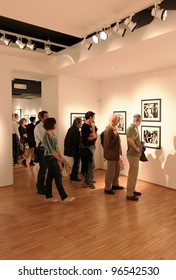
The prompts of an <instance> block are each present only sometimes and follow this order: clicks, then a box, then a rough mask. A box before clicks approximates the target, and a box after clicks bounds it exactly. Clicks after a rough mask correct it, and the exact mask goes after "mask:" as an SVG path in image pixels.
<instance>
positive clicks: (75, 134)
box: [64, 118, 82, 182]
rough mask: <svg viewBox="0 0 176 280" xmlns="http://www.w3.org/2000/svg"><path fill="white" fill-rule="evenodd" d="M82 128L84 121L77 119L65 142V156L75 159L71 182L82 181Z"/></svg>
mask: <svg viewBox="0 0 176 280" xmlns="http://www.w3.org/2000/svg"><path fill="white" fill-rule="evenodd" d="M81 126H82V119H81V118H76V119H75V120H74V122H73V125H72V126H71V127H70V128H69V129H68V131H67V134H66V136H65V140H64V155H65V156H68V157H73V167H72V172H71V174H70V180H71V181H77V182H79V181H81V179H79V178H78V171H79V163H80V153H79V146H80V128H81Z"/></svg>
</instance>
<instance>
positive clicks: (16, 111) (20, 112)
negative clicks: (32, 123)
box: [14, 109, 22, 120]
mask: <svg viewBox="0 0 176 280" xmlns="http://www.w3.org/2000/svg"><path fill="white" fill-rule="evenodd" d="M14 114H18V116H19V120H21V118H22V109H14Z"/></svg>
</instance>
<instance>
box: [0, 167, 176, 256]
mask: <svg viewBox="0 0 176 280" xmlns="http://www.w3.org/2000/svg"><path fill="white" fill-rule="evenodd" d="M37 170H38V167H37V166H35V167H27V168H24V167H22V166H21V167H15V168H14V185H13V186H11V187H4V188H0V197H1V200H0V201H1V202H0V240H1V242H0V259H1V260H3V259H4V260H20V259H21V260H34V259H39V260H51V259H55V260H60V259H62V260H74V259H77V260H81V259H82V260H87V259H88V260H96V259H100V260H106V259H109V260H111V259H122V260H127V259H129V260H133V259H134V260H137V259H141V260H150V259H151V260H156V259H160V260H165V259H173V260H174V259H176V202H175V197H176V192H175V190H172V189H167V188H164V187H160V186H157V185H153V184H151V183H146V182H143V181H138V183H137V189H138V190H139V191H142V196H141V197H140V199H139V201H138V202H135V201H126V199H125V190H118V191H116V194H115V195H113V196H110V195H105V194H104V192H103V189H104V175H105V171H103V170H95V179H96V181H97V183H96V189H95V190H92V189H87V188H84V187H83V183H82V182H81V183H75V182H74V183H71V182H70V181H69V180H68V178H64V179H63V182H64V186H65V189H66V191H67V193H68V194H69V195H74V196H75V197H76V200H75V201H74V202H73V203H72V204H70V205H64V204H62V202H61V201H59V203H48V202H46V200H45V197H44V196H42V195H38V194H37V193H36V187H35V181H36V174H37ZM126 180H127V178H126V177H124V176H121V177H120V183H121V185H123V186H126ZM53 189H54V195H55V197H58V193H57V190H56V188H55V185H54V183H53Z"/></svg>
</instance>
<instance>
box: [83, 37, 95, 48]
mask: <svg viewBox="0 0 176 280" xmlns="http://www.w3.org/2000/svg"><path fill="white" fill-rule="evenodd" d="M81 45H83V46H85V47H86V48H87V50H88V51H89V50H90V49H91V47H92V43H88V42H87V39H86V37H84V38H83V40H82V41H81Z"/></svg>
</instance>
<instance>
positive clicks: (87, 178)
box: [84, 145, 95, 185]
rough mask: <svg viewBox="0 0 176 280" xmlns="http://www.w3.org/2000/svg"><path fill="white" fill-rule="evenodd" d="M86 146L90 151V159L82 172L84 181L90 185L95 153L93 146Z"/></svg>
mask: <svg viewBox="0 0 176 280" xmlns="http://www.w3.org/2000/svg"><path fill="white" fill-rule="evenodd" d="M87 148H88V149H89V150H90V151H91V152H92V155H93V156H92V160H91V161H89V162H88V170H87V172H85V173H84V178H85V180H84V182H85V183H86V185H90V184H92V183H93V176H94V174H93V171H94V169H95V161H94V154H95V146H94V145H92V146H87Z"/></svg>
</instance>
